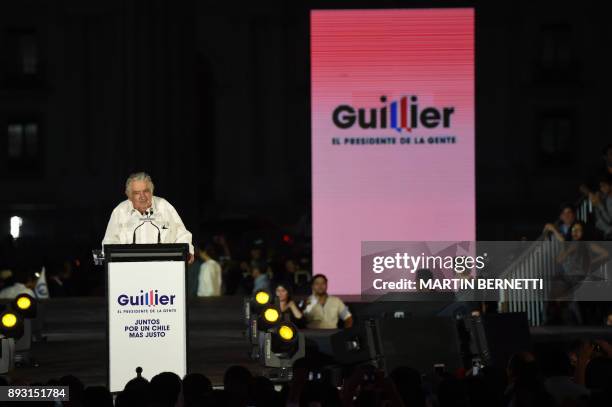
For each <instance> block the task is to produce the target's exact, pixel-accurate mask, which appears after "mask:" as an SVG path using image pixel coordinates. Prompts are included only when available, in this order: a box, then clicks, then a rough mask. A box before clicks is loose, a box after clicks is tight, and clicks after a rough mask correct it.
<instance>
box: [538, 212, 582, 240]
mask: <svg viewBox="0 0 612 407" xmlns="http://www.w3.org/2000/svg"><path fill="white" fill-rule="evenodd" d="M575 222H576V210H575V209H574V206H573V205H571V204H563V205H561V212H560V214H559V220H558V221H557V223H556V224H553V223H547V224H546V225H544V231H543V233H544V234H547V235H552V236H554V237H555V238H556V239H557V240H559V241H561V242H563V241H570V240H572V232H571V230H572V226H573V225H574V223H575Z"/></svg>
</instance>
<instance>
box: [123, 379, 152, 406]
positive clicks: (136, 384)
mask: <svg viewBox="0 0 612 407" xmlns="http://www.w3.org/2000/svg"><path fill="white" fill-rule="evenodd" d="M150 401H151V383H149V381H148V380H146V379H145V378H143V377H142V376H140V374H139V375H138V376H137V377H135V378H133V379H132V380H130V381H129V382H127V383H126V385H125V387H124V388H123V391H122V392H121V393H119V394H118V395H117V400H116V403H115V407H149V403H150Z"/></svg>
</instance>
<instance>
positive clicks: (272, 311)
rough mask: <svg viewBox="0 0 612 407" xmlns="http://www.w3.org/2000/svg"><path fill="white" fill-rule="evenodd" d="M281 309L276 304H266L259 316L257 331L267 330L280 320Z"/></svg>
mask: <svg viewBox="0 0 612 407" xmlns="http://www.w3.org/2000/svg"><path fill="white" fill-rule="evenodd" d="M280 315H281V314H280V310H279V309H278V308H277V307H275V306H274V305H268V306H266V307H265V308H264V309H263V310H262V311H261V313H260V314H259V317H258V318H257V325H256V329H257V331H260V332H261V331H264V332H267V331H268V330H269V329H270V328H272V327H273V326H275V325H276V324H277V323H278V322H279V321H280Z"/></svg>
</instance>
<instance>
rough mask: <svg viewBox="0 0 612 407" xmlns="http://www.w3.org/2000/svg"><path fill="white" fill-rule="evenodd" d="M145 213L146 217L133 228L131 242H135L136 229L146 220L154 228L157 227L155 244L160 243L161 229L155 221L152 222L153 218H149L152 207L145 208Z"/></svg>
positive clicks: (151, 213)
mask: <svg viewBox="0 0 612 407" xmlns="http://www.w3.org/2000/svg"><path fill="white" fill-rule="evenodd" d="M145 214H146V215H147V218H146V219H145V220H143V222H142V223H141V224H140V225H138V226H136V228H135V229H134V234H133V236H132V244H136V231H137V230H138V229H139V228H140V227H141V226H143V225H144V224H145V223H147V222H149V223H150V224H151V225H153V226H154V227H155V229H157V244H160V243H161V230H160V229H159V227H158V226H157V225H156V224H155V223H153V219H150V218H151V215H153V209H147V211H146V212H145Z"/></svg>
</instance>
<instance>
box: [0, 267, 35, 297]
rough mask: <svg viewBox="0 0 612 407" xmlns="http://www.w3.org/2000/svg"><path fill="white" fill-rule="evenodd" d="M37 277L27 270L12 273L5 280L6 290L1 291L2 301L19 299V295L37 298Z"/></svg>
mask: <svg viewBox="0 0 612 407" xmlns="http://www.w3.org/2000/svg"><path fill="white" fill-rule="evenodd" d="M34 287H36V277H35V276H34V274H33V273H31V272H29V270H27V269H25V270H24V269H18V270H15V271H13V272H11V273H10V275H9V276H8V278H7V279H6V280H4V288H3V289H2V290H1V291H0V299H9V300H12V299H13V298H15V297H17V296H18V295H19V294H28V295H31V296H32V297H35V296H36V295H35V294H34Z"/></svg>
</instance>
